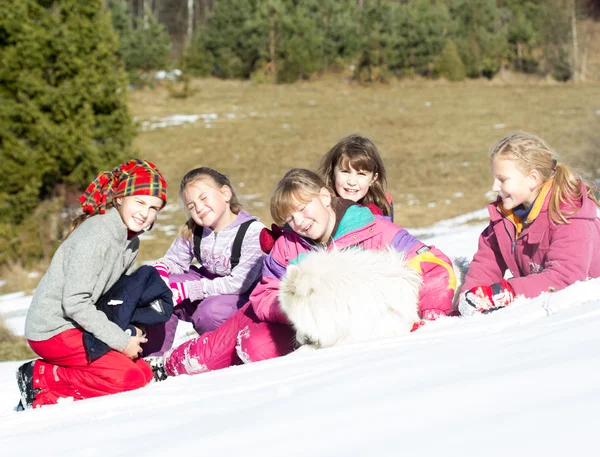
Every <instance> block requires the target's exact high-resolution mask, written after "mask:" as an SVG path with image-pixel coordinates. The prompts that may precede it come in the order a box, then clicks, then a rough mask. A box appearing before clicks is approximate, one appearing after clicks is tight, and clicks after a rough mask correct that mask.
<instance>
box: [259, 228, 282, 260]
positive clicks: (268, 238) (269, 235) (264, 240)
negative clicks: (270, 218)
mask: <svg viewBox="0 0 600 457" xmlns="http://www.w3.org/2000/svg"><path fill="white" fill-rule="evenodd" d="M280 235H281V228H280V227H279V226H278V225H275V224H271V229H270V230H269V229H268V228H266V227H265V228H264V229H262V230H261V231H260V235H259V237H258V239H259V242H260V249H261V250H262V252H264V253H265V254H268V253H269V252H271V249H273V245H274V244H275V241H276V240H277V238H279V236H280Z"/></svg>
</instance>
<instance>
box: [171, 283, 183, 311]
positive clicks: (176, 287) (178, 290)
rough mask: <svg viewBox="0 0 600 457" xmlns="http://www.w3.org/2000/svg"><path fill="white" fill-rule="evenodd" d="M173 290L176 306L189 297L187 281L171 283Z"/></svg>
mask: <svg viewBox="0 0 600 457" xmlns="http://www.w3.org/2000/svg"><path fill="white" fill-rule="evenodd" d="M169 287H171V292H173V303H174V304H175V306H177V305H179V304H180V303H181V302H182V301H184V300H186V299H187V298H188V290H187V287H186V285H185V282H172V283H171V284H169Z"/></svg>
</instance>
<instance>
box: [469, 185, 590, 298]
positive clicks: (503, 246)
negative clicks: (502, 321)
mask: <svg viewBox="0 0 600 457" xmlns="http://www.w3.org/2000/svg"><path fill="white" fill-rule="evenodd" d="M550 194H551V187H549V188H548V191H547V192H546V193H545V195H543V194H540V196H538V199H540V197H542V198H541V202H540V208H539V209H538V213H537V214H534V215H533V217H532V215H531V213H530V216H529V217H528V221H529V223H525V224H524V226H523V227H524V228H523V230H522V231H521V232H520V234H519V235H518V236H517V227H518V225H517V224H515V220H514V216H513V215H512V212H509V211H506V210H502V206H501V202H500V200H498V201H496V202H495V203H492V204H490V205H489V206H488V209H489V212H490V224H489V225H488V227H487V228H486V229H485V230H484V231H483V233H482V234H481V236H480V237H479V247H478V249H477V252H476V254H475V256H474V257H473V261H472V262H471V265H470V266H469V271H468V273H467V275H466V277H465V282H464V284H463V287H462V291H466V290H469V289H471V288H473V287H477V286H484V285H490V284H494V283H497V282H500V281H501V280H502V279H503V278H504V274H505V272H506V271H507V270H508V271H510V273H511V274H512V276H513V278H511V279H508V282H509V284H510V285H511V286H512V288H513V289H514V291H515V293H516V294H517V295H524V296H525V297H530V298H531V297H536V296H537V295H539V294H540V293H541V292H545V291H553V290H560V289H564V288H565V287H567V286H569V285H571V284H573V283H574V282H576V281H583V280H585V279H588V278H597V277H600V256H598V252H599V251H600V221H599V220H598V215H597V207H596V204H595V203H594V201H593V200H591V199H589V198H587V197H585V198H584V200H583V202H581V203H580V210H579V211H578V212H577V213H576V214H575V215H573V216H570V217H569V218H568V219H569V221H570V223H569V224H555V223H553V222H552V221H551V220H550V216H549V214H548V204H549V201H550ZM578 206H579V205H578ZM535 210H536V209H535V203H534V208H533V209H532V212H534V211H535ZM532 218H533V220H532Z"/></svg>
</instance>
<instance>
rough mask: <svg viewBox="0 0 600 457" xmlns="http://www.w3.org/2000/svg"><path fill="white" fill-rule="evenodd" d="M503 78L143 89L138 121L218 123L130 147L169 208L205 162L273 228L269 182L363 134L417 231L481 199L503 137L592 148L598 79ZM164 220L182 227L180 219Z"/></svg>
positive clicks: (145, 138)
mask: <svg viewBox="0 0 600 457" xmlns="http://www.w3.org/2000/svg"><path fill="white" fill-rule="evenodd" d="M508 76H509V75H504V76H503V79H502V78H497V79H496V80H494V81H484V80H481V81H466V82H464V83H447V82H444V81H423V80H411V81H402V82H395V83H393V84H390V85H389V86H376V87H360V86H355V85H349V84H346V83H344V82H342V81H340V80H338V79H336V78H327V79H326V80H322V81H317V82H309V83H297V84H293V85H285V86H283V85H280V86H271V85H255V84H252V83H250V82H241V81H220V80H215V79H201V80H195V81H193V83H192V86H193V89H194V90H195V94H194V95H193V96H191V97H189V98H187V99H183V100H181V99H174V98H172V97H171V96H170V95H169V91H168V90H167V89H166V88H157V89H154V90H152V89H144V90H140V91H135V92H132V93H131V95H130V106H131V110H132V112H133V113H134V115H136V116H137V118H138V119H139V120H141V121H143V120H149V119H150V118H151V117H152V116H157V117H165V116H170V115H174V114H208V113H216V114H217V115H218V119H217V120H216V121H210V122H204V121H202V120H200V121H198V122H196V123H194V124H186V125H182V126H179V127H168V128H161V129H157V130H154V131H146V132H143V133H141V134H140V135H139V136H138V137H137V139H136V142H135V145H136V147H137V148H138V150H139V153H140V155H141V156H143V157H145V158H147V159H148V160H151V161H153V162H155V163H156V164H157V165H158V167H159V168H160V169H161V170H162V171H163V172H164V173H165V175H166V177H167V180H168V181H169V183H170V186H171V190H170V192H169V198H170V199H171V201H173V200H174V199H176V198H177V195H176V192H177V187H178V184H179V180H180V179H181V177H182V176H183V174H184V173H185V172H186V171H188V170H189V169H191V168H194V167H197V166H209V167H213V168H216V169H218V170H220V171H222V172H223V173H225V174H227V175H228V176H229V177H230V179H231V180H232V183H233V184H234V186H236V187H237V190H238V192H239V193H240V194H242V195H250V196H253V199H252V200H251V201H250V202H249V203H250V204H249V209H250V212H252V213H254V214H256V215H258V216H259V217H260V218H261V220H263V221H264V222H266V223H270V221H271V218H270V215H269V213H268V203H269V194H270V193H271V190H272V188H273V186H274V184H275V183H276V181H277V180H278V179H279V178H281V177H282V176H283V174H284V173H285V172H286V171H287V170H288V169H289V168H292V167H308V168H313V169H314V168H316V166H317V164H318V162H319V159H320V157H321V156H322V155H323V154H324V153H325V152H326V151H327V150H328V149H329V148H330V147H331V146H333V145H334V144H335V143H336V142H337V141H338V140H339V139H340V138H342V137H343V136H344V135H347V134H349V133H353V132H359V133H361V134H364V135H367V136H369V137H370V138H372V139H373V140H374V141H375V142H376V144H377V145H378V146H379V148H380V150H381V152H382V155H383V158H384V162H385V165H386V168H387V172H388V177H389V182H388V190H389V192H390V193H391V194H392V195H393V197H394V201H395V209H396V222H398V223H400V224H401V225H403V226H407V227H415V226H423V225H428V224H431V223H433V222H435V221H437V220H441V219H446V218H449V217H452V216H456V215H458V214H461V213H465V212H467V211H471V210H474V209H477V208H481V207H482V206H483V205H485V204H486V202H487V200H486V198H485V193H486V192H487V191H488V190H489V188H490V185H491V182H490V175H489V163H488V158H487V151H488V148H489V147H490V146H491V145H492V144H493V143H494V142H495V141H497V140H498V139H500V138H501V137H503V136H504V135H506V134H507V133H509V132H511V131H515V130H525V131H529V132H532V133H536V134H538V135H540V136H542V137H543V138H545V139H547V140H548V141H549V142H550V144H552V145H554V147H555V148H557V149H558V150H559V151H565V152H567V151H568V152H569V153H572V154H574V155H578V154H580V153H581V152H582V151H584V150H587V148H589V144H588V143H589V142H588V138H589V136H590V133H591V129H594V128H596V127H597V124H598V119H599V117H598V115H597V110H599V109H600V91H599V89H600V86H599V85H598V83H588V84H580V85H575V84H557V83H553V82H550V81H541V80H537V79H532V78H529V79H523V78H518V79H517V80H516V81H514V80H513V81H511V80H510V78H509V77H508ZM207 127H208V128H207ZM567 162H568V159H567ZM160 218H161V223H165V222H167V221H168V223H173V222H175V223H181V222H182V221H183V215H179V214H175V215H168V219H167V220H166V221H165V218H163V216H162V215H161V216H160ZM169 241H170V240H169ZM169 241H167V240H164V239H162V240H156V241H148V242H146V243H142V253H143V256H142V257H143V258H146V259H151V258H156V257H157V256H159V255H161V254H162V252H164V249H165V248H166V247H168V242H169Z"/></svg>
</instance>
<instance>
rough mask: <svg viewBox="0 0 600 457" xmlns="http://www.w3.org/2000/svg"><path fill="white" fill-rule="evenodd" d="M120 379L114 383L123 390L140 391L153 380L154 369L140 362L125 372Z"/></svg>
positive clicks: (144, 362)
mask: <svg viewBox="0 0 600 457" xmlns="http://www.w3.org/2000/svg"><path fill="white" fill-rule="evenodd" d="M118 378H119V379H115V380H114V381H115V382H116V384H117V386H119V387H122V388H123V390H134V389H139V388H141V387H144V386H145V385H146V384H148V383H149V382H150V381H151V380H152V368H150V365H148V363H146V361H144V360H140V361H139V362H138V363H134V364H131V366H129V367H128V368H126V369H125V370H123V371H122V372H121V376H119V377H118Z"/></svg>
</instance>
